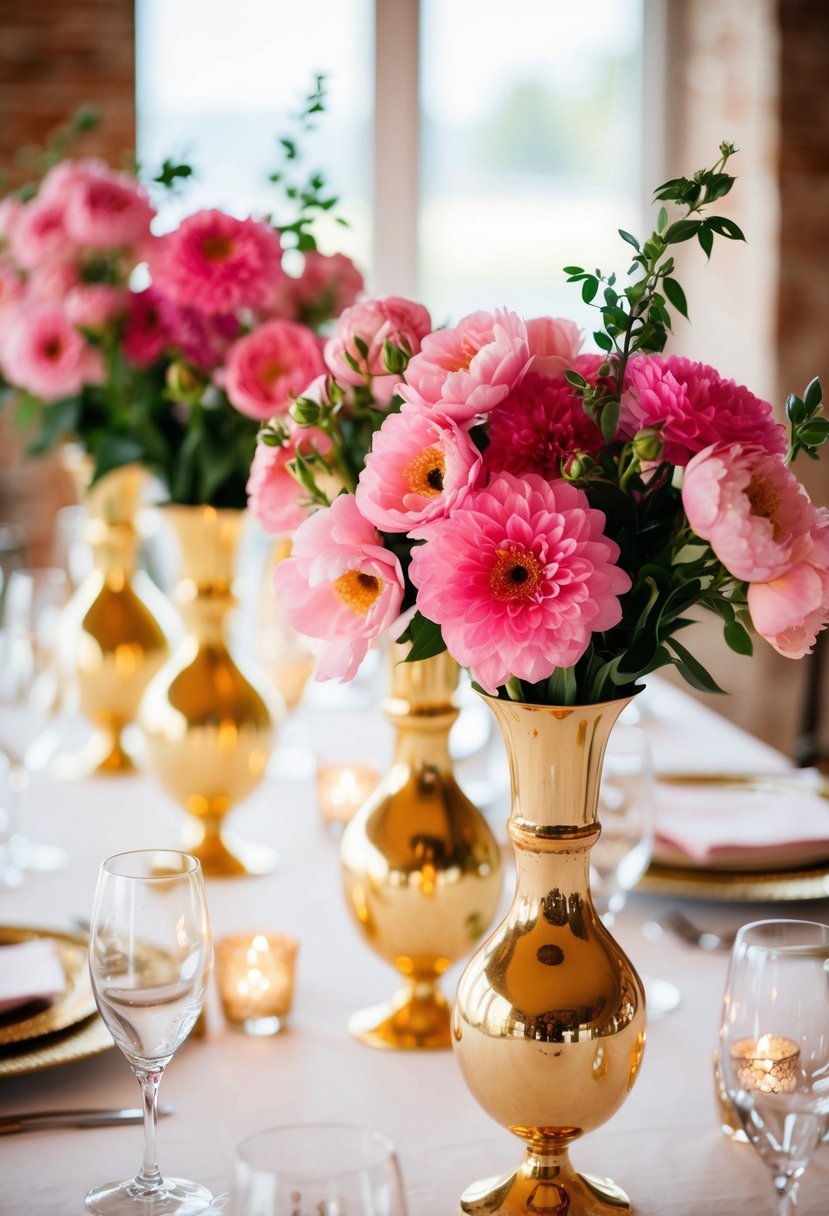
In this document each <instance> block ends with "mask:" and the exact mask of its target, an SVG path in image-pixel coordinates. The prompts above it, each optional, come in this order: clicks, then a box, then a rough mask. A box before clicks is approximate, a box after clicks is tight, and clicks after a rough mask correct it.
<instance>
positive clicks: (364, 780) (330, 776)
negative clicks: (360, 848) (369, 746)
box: [317, 761, 380, 836]
mask: <svg viewBox="0 0 829 1216" xmlns="http://www.w3.org/2000/svg"><path fill="white" fill-rule="evenodd" d="M379 783H380V774H379V773H378V771H377V770H376V769H375V768H372V766H371V765H369V764H362V763H359V762H357V763H353V764H350V763H327V762H325V761H320V762H319V763H318V764H317V804H318V806H319V812H320V815H321V816H322V821H323V823H324V824H325V826H326V828H327V829H328V831H329V832H330V833H331V835H332V836H338V835H341V834H342V831H343V829H344V828H345V825H346V824H347V823H348V822H349V821H350V820H351V819H352V818H353V816H354V814H355V813H356V812H357V811H358V810H359V809H360V807H361V806H362V805H363V803H364V802H365V801H366V799H367V798H368V797H369V796H370V795H371V794H373V793H374V791H375V790H376V789H377V786H378V785H379Z"/></svg>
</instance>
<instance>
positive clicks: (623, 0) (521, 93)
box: [420, 0, 655, 331]
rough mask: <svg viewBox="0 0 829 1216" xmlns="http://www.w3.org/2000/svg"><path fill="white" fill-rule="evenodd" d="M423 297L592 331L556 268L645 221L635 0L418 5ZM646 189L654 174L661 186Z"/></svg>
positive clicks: (583, 258) (602, 253) (620, 252)
mask: <svg viewBox="0 0 829 1216" xmlns="http://www.w3.org/2000/svg"><path fill="white" fill-rule="evenodd" d="M422 21H423V24H422V66H421V114H422V189H421V210H420V285H421V295H422V297H423V299H424V302H425V303H427V304H428V305H429V306H430V307H431V309H432V312H433V316H434V317H435V319H436V320H439V319H453V320H457V319H458V318H459V317H461V316H463V315H464V314H465V313H467V312H470V311H472V310H474V309H478V308H493V307H499V306H508V307H511V308H514V309H516V310H517V311H518V312H521V313H523V314H525V315H527V316H533V315H537V314H540V313H547V314H553V315H559V316H570V317H573V318H575V319H577V320H578V321H579V323H580V324H582V325H584V326H586V327H589V330H590V331H592V330H593V329H594V328H596V325H595V320H594V316H595V314H591V311H590V310H589V309H588V308H587V306H586V305H584V304H582V302H581V297H580V295H579V292H578V289H577V288H576V287H573V286H568V285H567V284H566V283H565V282H564V275H562V273H561V268H562V267H563V266H565V265H571V264H573V263H576V264H577V265H589V266H590V268H591V269H595V268H596V266H601V268H602V269H603V270H605V271H610V270H612V269H616V270H617V271H624V270H625V269H626V268H627V265H628V263H627V261H626V255H625V252H624V250H625V248H626V247H625V246H624V245H622V244H621V242H620V240H619V237H618V234H617V229H618V228H626V229H629V230H633V231H637V230H638V229H639V228H640V227H641V202H640V174H641V170H640V166H641V137H640V129H641V125H642V123H641V102H640V91H641V53H642V46H641V44H642V24H643V16H642V0H592V3H590V4H578V5H577V4H573V3H572V0H510V3H509V4H508V5H506V6H505V5H504V2H503V0H451V2H449V3H447V2H446V0H422ZM654 184H655V183H654Z"/></svg>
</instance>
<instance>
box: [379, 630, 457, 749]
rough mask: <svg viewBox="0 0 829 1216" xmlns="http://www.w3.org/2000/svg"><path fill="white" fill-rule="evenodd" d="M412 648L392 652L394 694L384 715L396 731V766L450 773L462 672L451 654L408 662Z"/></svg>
mask: <svg viewBox="0 0 829 1216" xmlns="http://www.w3.org/2000/svg"><path fill="white" fill-rule="evenodd" d="M407 649H408V647H407V646H401V645H395V646H393V647H392V648H391V653H390V655H389V662H390V668H391V669H390V693H389V695H388V696H387V697H385V698H384V700H383V712H384V713H385V715H386V717H387V718H388V720H389V722H391V724H392V726H393V727H394V728H395V733H396V738H395V746H394V762H395V764H397V765H399V764H406V765H409V766H412V767H422V766H424V765H426V766H428V767H429V768H431V769H434V770H436V771H442V772H445V773H449V772H450V771H451V767H452V765H451V760H450V758H449V731H450V730H451V729H452V726H453V725H454V723H455V721H456V720H457V717H458V712H459V711H458V707H457V705H456V704H455V694H456V692H457V687H458V680H459V678H460V668H459V667H458V665H457V663H456V662H455V661H454V659H451V658H450V657H449V655H448V654H446V653H444V654H439V655H435V656H434V657H433V658H431V659H417V660H415V662H413V663H408V662H406V661H405V655H406V652H407Z"/></svg>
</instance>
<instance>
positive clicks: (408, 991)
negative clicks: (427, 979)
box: [348, 984, 452, 1051]
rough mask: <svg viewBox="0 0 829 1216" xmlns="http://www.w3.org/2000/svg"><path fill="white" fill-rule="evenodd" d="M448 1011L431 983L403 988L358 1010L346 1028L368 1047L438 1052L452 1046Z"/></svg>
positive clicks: (442, 996)
mask: <svg viewBox="0 0 829 1216" xmlns="http://www.w3.org/2000/svg"><path fill="white" fill-rule="evenodd" d="M450 1022H451V1011H450V1009H449V1005H448V1004H447V1001H446V997H445V996H444V995H443V993H442V992H441V991H440V989H439V988H438V987H437V986H436V985H434V984H421V985H418V986H417V989H415V987H414V986H412V987H411V988H404V989H403V991H402V992H400V993H398V995H397V996H396V997H394V998H393V1000H391V1001H387V1002H386V1003H385V1004H383V1005H373V1006H372V1007H371V1008H370V1009H361V1010H360V1012H359V1013H355V1014H352V1016H351V1017H350V1018H349V1019H348V1031H349V1034H351V1035H353V1037H354V1038H355V1039H359V1041H360V1042H361V1043H365V1044H366V1045H367V1046H368V1047H379V1048H381V1049H383V1050H386V1051H441V1050H444V1049H447V1048H450V1047H451V1046H452V1036H451V1027H450Z"/></svg>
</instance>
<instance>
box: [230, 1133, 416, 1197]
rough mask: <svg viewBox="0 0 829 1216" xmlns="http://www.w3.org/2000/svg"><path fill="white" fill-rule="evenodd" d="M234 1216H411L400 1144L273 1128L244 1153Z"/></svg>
mask: <svg viewBox="0 0 829 1216" xmlns="http://www.w3.org/2000/svg"><path fill="white" fill-rule="evenodd" d="M230 1212H231V1216H341V1214H343V1213H348V1216H406V1203H405V1200H404V1198H403V1184H402V1181H401V1178H400V1168H399V1166H398V1163H397V1155H396V1153H395V1149H394V1144H393V1143H392V1141H391V1140H390V1139H389V1138H388V1136H384V1135H382V1133H380V1132H374V1131H369V1130H368V1128H363V1127H351V1126H349V1125H341V1124H336V1123H320V1124H309V1125H307V1126H302V1125H301V1124H296V1125H294V1126H285V1127H272V1128H269V1129H268V1130H267V1131H263V1132H256V1133H255V1134H254V1135H253V1136H249V1137H248V1138H247V1140H243V1141H242V1143H241V1144H240V1145H238V1146H237V1148H236V1153H235V1158H234V1178H233V1198H232V1203H231V1209H230Z"/></svg>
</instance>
